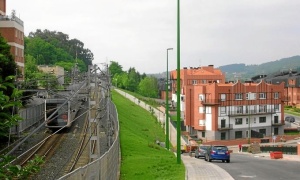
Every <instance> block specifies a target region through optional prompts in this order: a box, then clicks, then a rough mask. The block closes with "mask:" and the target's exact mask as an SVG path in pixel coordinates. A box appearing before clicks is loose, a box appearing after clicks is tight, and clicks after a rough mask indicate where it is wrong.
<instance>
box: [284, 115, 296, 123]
mask: <svg viewBox="0 0 300 180" xmlns="http://www.w3.org/2000/svg"><path fill="white" fill-rule="evenodd" d="M285 121H288V122H290V123H293V122H295V118H294V116H286V117H285Z"/></svg>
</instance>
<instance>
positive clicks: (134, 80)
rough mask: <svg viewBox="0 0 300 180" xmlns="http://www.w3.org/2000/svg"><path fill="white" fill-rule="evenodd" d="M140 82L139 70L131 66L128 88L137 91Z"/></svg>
mask: <svg viewBox="0 0 300 180" xmlns="http://www.w3.org/2000/svg"><path fill="white" fill-rule="evenodd" d="M139 82H140V74H139V72H136V70H135V68H129V70H128V86H127V89H128V90H129V91H132V92H136V91H137V87H138V84H139Z"/></svg>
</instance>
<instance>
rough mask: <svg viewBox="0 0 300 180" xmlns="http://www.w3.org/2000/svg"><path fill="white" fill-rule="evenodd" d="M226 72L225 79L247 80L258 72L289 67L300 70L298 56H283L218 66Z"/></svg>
mask: <svg viewBox="0 0 300 180" xmlns="http://www.w3.org/2000/svg"><path fill="white" fill-rule="evenodd" d="M219 68H220V69H221V71H223V72H225V73H226V79H227V80H235V79H241V80H249V79H250V78H251V77H253V76H255V75H260V74H266V75H268V74H272V73H275V72H281V71H289V70H290V69H292V70H295V71H298V72H299V71H300V56H293V57H289V58H283V59H280V60H276V61H271V62H267V63H262V64H259V65H246V64H229V65H225V66H220V67H219Z"/></svg>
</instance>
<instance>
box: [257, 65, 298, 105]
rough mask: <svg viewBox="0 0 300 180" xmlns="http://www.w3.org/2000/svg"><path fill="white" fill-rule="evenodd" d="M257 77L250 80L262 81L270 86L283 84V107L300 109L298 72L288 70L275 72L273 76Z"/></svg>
mask: <svg viewBox="0 0 300 180" xmlns="http://www.w3.org/2000/svg"><path fill="white" fill-rule="evenodd" d="M257 77H262V78H257ZM257 77H253V78H252V79H253V80H255V81H257V80H258V81H261V80H262V79H263V80H265V81H266V82H268V83H271V84H280V83H282V82H284V84H285V85H284V95H285V97H286V101H285V105H288V106H294V107H298V108H300V72H297V71H293V70H291V69H290V70H288V71H281V72H277V73H275V74H274V75H267V76H266V75H264V76H263V75H259V76H257Z"/></svg>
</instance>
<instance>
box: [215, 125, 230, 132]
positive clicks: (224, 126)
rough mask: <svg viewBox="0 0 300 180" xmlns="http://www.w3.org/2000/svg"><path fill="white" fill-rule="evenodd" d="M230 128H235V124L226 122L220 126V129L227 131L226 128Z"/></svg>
mask: <svg viewBox="0 0 300 180" xmlns="http://www.w3.org/2000/svg"><path fill="white" fill-rule="evenodd" d="M230 129H233V124H225V125H219V126H218V130H219V131H226V130H230Z"/></svg>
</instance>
